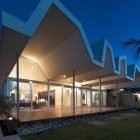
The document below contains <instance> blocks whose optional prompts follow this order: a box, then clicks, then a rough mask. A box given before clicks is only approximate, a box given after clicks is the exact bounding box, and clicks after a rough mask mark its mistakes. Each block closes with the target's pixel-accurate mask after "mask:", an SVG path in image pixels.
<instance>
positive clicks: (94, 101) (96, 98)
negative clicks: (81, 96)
mask: <svg viewBox="0 0 140 140" xmlns="http://www.w3.org/2000/svg"><path fill="white" fill-rule="evenodd" d="M99 103H100V93H99V91H98V90H97V91H94V90H92V106H94V107H99ZM101 105H102V106H106V91H102V93H101Z"/></svg>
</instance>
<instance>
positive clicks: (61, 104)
mask: <svg viewBox="0 0 140 140" xmlns="http://www.w3.org/2000/svg"><path fill="white" fill-rule="evenodd" d="M63 88H64V87H63V85H62V93H61V109H63V92H64V91H63V90H64V89H63Z"/></svg>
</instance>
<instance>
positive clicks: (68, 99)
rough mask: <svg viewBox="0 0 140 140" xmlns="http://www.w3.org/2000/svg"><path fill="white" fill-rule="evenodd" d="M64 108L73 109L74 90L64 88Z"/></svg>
mask: <svg viewBox="0 0 140 140" xmlns="http://www.w3.org/2000/svg"><path fill="white" fill-rule="evenodd" d="M63 107H72V88H70V87H63Z"/></svg>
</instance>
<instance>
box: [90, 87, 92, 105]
mask: <svg viewBox="0 0 140 140" xmlns="http://www.w3.org/2000/svg"><path fill="white" fill-rule="evenodd" d="M90 107H91V108H92V89H91V90H90Z"/></svg>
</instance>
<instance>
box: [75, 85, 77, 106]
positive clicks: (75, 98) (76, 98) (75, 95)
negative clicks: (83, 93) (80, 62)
mask: <svg viewBox="0 0 140 140" xmlns="http://www.w3.org/2000/svg"><path fill="white" fill-rule="evenodd" d="M75 100H76V105H75V107H76V108H77V88H76V93H75Z"/></svg>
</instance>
